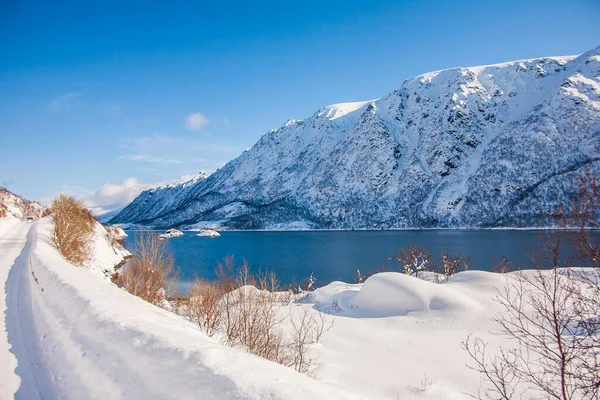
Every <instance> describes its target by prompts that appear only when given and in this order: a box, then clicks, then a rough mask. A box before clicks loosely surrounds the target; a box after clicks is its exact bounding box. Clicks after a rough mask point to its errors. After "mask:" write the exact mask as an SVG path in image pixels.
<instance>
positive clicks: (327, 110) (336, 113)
mask: <svg viewBox="0 0 600 400" xmlns="http://www.w3.org/2000/svg"><path fill="white" fill-rule="evenodd" d="M373 101H375V100H367V101H355V102H351V103H338V104H332V105H329V106H325V107H323V108H321V109H320V110H319V111H317V113H316V116H317V117H325V118H327V119H329V120H330V121H332V120H334V119H338V118H340V117H343V116H344V115H346V114H350V113H351V112H354V111H356V110H358V109H360V108H362V107H364V106H366V105H367V104H369V103H372V102H373Z"/></svg>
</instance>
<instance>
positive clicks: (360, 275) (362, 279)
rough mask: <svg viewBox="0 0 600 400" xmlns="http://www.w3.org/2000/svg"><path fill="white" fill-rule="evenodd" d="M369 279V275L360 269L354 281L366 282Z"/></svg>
mask: <svg viewBox="0 0 600 400" xmlns="http://www.w3.org/2000/svg"><path fill="white" fill-rule="evenodd" d="M366 280H367V276H366V275H365V274H363V273H362V272H360V269H357V270H356V274H354V283H364V282H365V281H366Z"/></svg>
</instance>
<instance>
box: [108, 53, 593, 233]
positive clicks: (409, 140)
mask: <svg viewBox="0 0 600 400" xmlns="http://www.w3.org/2000/svg"><path fill="white" fill-rule="evenodd" d="M599 161H600V47H598V48H596V49H594V50H591V51H589V52H587V53H585V54H582V55H580V56H566V57H545V58H538V59H530V60H523V61H514V62H508V63H503V64H497V65H490V66H482V67H472V68H453V69H448V70H443V71H436V72H431V73H427V74H424V75H421V76H417V77H415V78H413V79H409V80H407V81H405V82H404V83H403V84H402V86H401V87H400V88H399V89H398V90H395V91H394V92H392V93H390V94H389V95H387V96H384V97H382V98H380V99H377V100H373V101H367V102H361V103H345V104H335V105H332V106H328V107H324V108H322V109H320V110H319V111H317V112H316V113H315V114H314V115H313V116H312V117H310V118H307V119H304V120H289V121H288V122H286V123H285V124H284V125H283V126H282V127H280V128H279V129H275V130H271V131H269V132H267V133H266V134H265V135H264V136H263V137H262V138H261V139H260V140H259V141H258V142H257V143H256V144H255V145H254V146H253V147H252V148H251V149H249V150H247V151H245V152H244V153H243V154H242V155H240V156H239V157H238V158H236V159H234V160H232V161H231V162H229V163H228V164H227V165H226V166H224V167H223V168H222V169H220V170H218V171H217V172H215V173H214V174H213V175H211V176H210V177H208V178H207V179H205V180H200V181H198V182H196V183H191V184H184V185H180V186H176V187H170V188H168V189H164V190H152V191H147V192H143V193H142V194H140V196H139V197H138V198H136V199H135V200H134V201H133V202H132V203H131V204H130V205H129V206H127V207H126V208H125V209H124V210H122V211H121V212H120V213H119V214H118V215H117V216H116V217H115V218H113V219H112V221H111V222H113V223H116V222H120V223H136V224H144V225H148V226H154V227H161V228H164V227H171V226H177V227H181V226H189V225H194V226H201V225H221V226H227V227H231V228H241V229H277V228H288V227H306V228H373V227H376V228H403V227H471V226H545V225H549V224H550V222H549V221H548V219H547V217H546V215H547V214H548V212H549V210H552V209H555V207H556V206H557V205H559V204H561V203H563V202H564V201H565V200H566V199H568V198H569V196H572V195H573V194H574V193H575V187H574V179H573V178H574V175H575V174H578V173H581V172H582V171H583V170H584V169H586V168H587V169H589V170H590V171H591V172H592V173H593V174H594V175H596V176H600V163H599Z"/></svg>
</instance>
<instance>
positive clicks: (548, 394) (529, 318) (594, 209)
mask: <svg viewBox="0 0 600 400" xmlns="http://www.w3.org/2000/svg"><path fill="white" fill-rule="evenodd" d="M579 182H580V185H581V191H580V196H579V197H578V198H577V199H575V201H574V203H573V204H572V205H571V207H570V210H571V212H570V213H564V214H563V215H568V217H567V219H566V220H564V221H563V224H564V225H563V226H565V227H576V228H577V229H576V230H575V231H558V232H556V233H553V234H552V236H550V235H548V236H546V237H541V241H542V244H543V250H542V251H541V252H540V253H538V254H536V255H534V256H533V257H532V260H533V261H534V263H535V265H536V266H537V267H538V269H537V270H532V271H520V272H517V273H515V274H511V276H509V277H508V279H507V283H506V285H505V286H504V288H503V289H502V290H500V291H499V292H498V294H497V297H496V300H497V301H498V303H499V304H500V305H501V306H502V307H503V309H504V312H503V313H501V314H500V315H498V316H497V317H496V319H495V320H496V322H497V323H498V325H499V327H500V333H501V334H502V335H504V336H506V337H507V338H508V339H511V340H512V341H513V342H514V343H515V345H514V346H513V347H510V348H508V349H505V348H501V349H499V352H498V353H497V354H495V355H493V354H492V355H490V354H489V353H488V352H487V351H486V344H485V343H484V342H483V341H482V340H481V339H479V338H474V339H472V338H471V337H468V338H467V340H466V341H465V342H464V343H463V347H464V348H465V349H466V350H467V351H468V353H469V355H470V356H471V358H472V360H473V361H474V365H471V366H470V367H471V368H472V369H474V370H476V371H478V372H480V373H481V374H482V377H483V378H484V380H485V381H487V382H488V383H490V384H491V387H490V388H489V389H487V390H486V391H485V392H484V393H483V394H482V393H479V396H480V397H482V396H485V397H486V398H489V399H510V398H513V397H515V396H517V393H518V392H520V394H519V397H521V398H522V397H523V396H532V395H533V396H537V397H540V396H542V397H544V398H553V399H562V400H567V399H584V398H585V399H598V398H600V315H599V311H598V310H600V285H599V284H600V268H599V266H598V264H597V263H596V260H597V255H598V254H599V251H600V247H599V246H598V242H597V241H593V240H592V238H591V237H590V235H589V231H588V230H587V229H588V228H589V227H591V226H594V225H597V216H598V207H599V206H600V196H599V195H598V185H597V181H596V179H595V178H593V177H589V176H584V177H583V178H580V180H579ZM565 240H567V241H569V242H570V243H571V244H573V245H574V247H575V249H576V253H577V254H576V255H577V258H578V259H585V260H587V262H588V264H587V265H589V266H590V267H592V268H588V269H572V268H559V259H560V254H561V244H562V243H563V242H564V241H565ZM548 267H549V269H545V270H544V269H542V268H548Z"/></svg>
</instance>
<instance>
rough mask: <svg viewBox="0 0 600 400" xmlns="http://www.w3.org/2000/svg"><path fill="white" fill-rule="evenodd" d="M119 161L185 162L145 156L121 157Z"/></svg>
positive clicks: (131, 155)
mask: <svg viewBox="0 0 600 400" xmlns="http://www.w3.org/2000/svg"><path fill="white" fill-rule="evenodd" d="M119 160H128V161H142V162H149V163H160V164H181V163H182V162H183V161H182V160H179V159H175V158H164V157H153V156H148V155H143V154H130V155H124V156H121V157H119Z"/></svg>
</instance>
